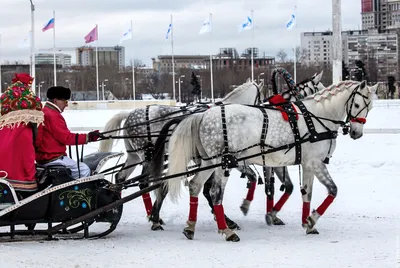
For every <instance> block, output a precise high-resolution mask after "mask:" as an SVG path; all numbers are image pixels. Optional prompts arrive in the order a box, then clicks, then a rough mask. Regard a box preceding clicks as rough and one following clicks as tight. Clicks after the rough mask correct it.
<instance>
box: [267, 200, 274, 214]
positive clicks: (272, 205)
mask: <svg viewBox="0 0 400 268" xmlns="http://www.w3.org/2000/svg"><path fill="white" fill-rule="evenodd" d="M273 207H274V199H269V198H268V197H267V213H268V212H272V208H273Z"/></svg>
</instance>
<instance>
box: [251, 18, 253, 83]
mask: <svg viewBox="0 0 400 268" xmlns="http://www.w3.org/2000/svg"><path fill="white" fill-rule="evenodd" d="M253 14H254V11H253V10H251V20H252V22H251V24H252V25H251V28H252V31H251V42H252V47H251V81H252V82H254V52H253V50H254V15H253Z"/></svg>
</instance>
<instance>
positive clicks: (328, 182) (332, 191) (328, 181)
mask: <svg viewBox="0 0 400 268" xmlns="http://www.w3.org/2000/svg"><path fill="white" fill-rule="evenodd" d="M313 169H314V174H315V176H316V177H317V179H318V180H319V181H320V182H321V183H322V184H323V185H324V186H325V187H326V189H327V190H328V196H327V197H326V198H325V200H324V201H323V202H322V204H321V205H320V206H319V207H318V208H317V209H316V210H314V211H313V212H312V214H311V215H310V216H308V217H307V224H308V227H309V228H314V226H315V225H316V223H317V221H318V219H319V218H320V217H321V216H322V215H324V213H325V211H326V210H327V209H328V207H329V206H330V205H331V204H332V202H333V200H334V199H335V198H336V195H337V186H336V184H335V183H334V182H333V180H332V177H331V175H330V174H329V172H328V169H327V168H326V165H325V163H323V162H322V161H318V162H314V163H313Z"/></svg>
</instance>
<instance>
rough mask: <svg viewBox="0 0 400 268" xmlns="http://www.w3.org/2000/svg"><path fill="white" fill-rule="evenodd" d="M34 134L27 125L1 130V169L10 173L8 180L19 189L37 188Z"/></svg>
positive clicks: (31, 189) (29, 189) (32, 189)
mask: <svg viewBox="0 0 400 268" xmlns="http://www.w3.org/2000/svg"><path fill="white" fill-rule="evenodd" d="M32 134H33V133H32V129H31V127H29V126H27V125H19V126H16V127H13V128H11V127H4V128H2V129H1V130H0V170H1V171H5V172H7V173H8V176H7V178H6V180H8V181H9V182H10V183H11V184H12V185H13V187H14V189H15V190H17V191H35V190H37V184H36V178H35V174H36V167H35V148H34V146H33V135H32ZM2 176H3V175H2Z"/></svg>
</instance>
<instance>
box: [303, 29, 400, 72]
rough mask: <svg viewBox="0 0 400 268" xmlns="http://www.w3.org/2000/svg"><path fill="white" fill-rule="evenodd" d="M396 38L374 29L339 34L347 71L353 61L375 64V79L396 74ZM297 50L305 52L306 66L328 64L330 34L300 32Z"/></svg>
mask: <svg viewBox="0 0 400 268" xmlns="http://www.w3.org/2000/svg"><path fill="white" fill-rule="evenodd" d="M398 41H399V40H398V35H397V34H396V33H391V32H384V33H379V32H378V31H377V30H355V31H343V32H342V42H343V60H344V62H345V63H346V64H348V66H349V67H350V68H353V67H354V66H355V61H356V60H362V61H363V62H364V64H367V61H369V62H375V63H376V66H377V68H378V78H379V79H380V80H386V78H385V76H387V75H391V74H393V73H397V72H398V71H397V70H398V66H399V64H398V46H399V42H398ZM300 43H301V49H304V50H306V51H307V57H306V60H305V62H306V64H317V65H330V64H331V60H332V32H331V31H326V32H304V33H301V37H300Z"/></svg>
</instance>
